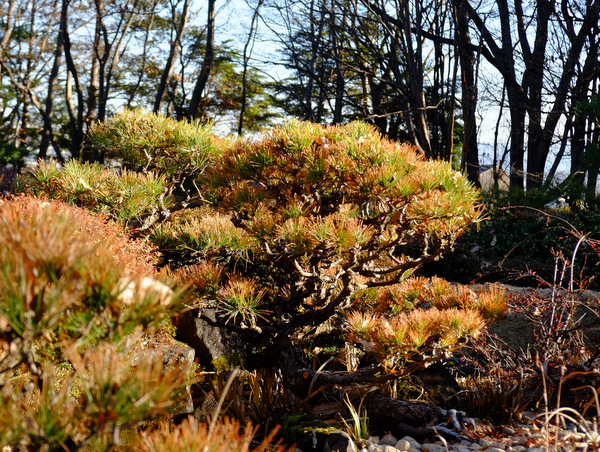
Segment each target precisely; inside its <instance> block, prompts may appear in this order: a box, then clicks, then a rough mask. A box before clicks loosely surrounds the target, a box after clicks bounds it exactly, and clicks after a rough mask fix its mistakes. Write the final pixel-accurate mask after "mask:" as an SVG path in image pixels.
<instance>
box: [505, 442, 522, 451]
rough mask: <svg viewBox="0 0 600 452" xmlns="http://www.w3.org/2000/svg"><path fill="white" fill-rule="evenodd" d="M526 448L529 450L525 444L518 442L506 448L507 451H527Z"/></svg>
mask: <svg viewBox="0 0 600 452" xmlns="http://www.w3.org/2000/svg"><path fill="white" fill-rule="evenodd" d="M525 450H527V448H526V447H525V446H521V445H520V444H517V445H516V446H510V447H509V448H508V449H506V452H525Z"/></svg>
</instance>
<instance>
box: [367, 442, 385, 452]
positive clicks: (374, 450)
mask: <svg viewBox="0 0 600 452" xmlns="http://www.w3.org/2000/svg"><path fill="white" fill-rule="evenodd" d="M367 450H368V452H383V447H381V446H379V445H378V444H372V443H371V444H369V448H368V449H367Z"/></svg>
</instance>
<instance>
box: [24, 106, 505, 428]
mask: <svg viewBox="0 0 600 452" xmlns="http://www.w3.org/2000/svg"><path fill="white" fill-rule="evenodd" d="M195 127H196V128H197V127H199V126H198V125H197V124H195V123H194V124H189V123H184V124H178V123H175V122H173V121H171V120H169V119H166V118H164V117H161V116H157V115H144V114H141V113H140V112H126V113H124V114H122V115H118V116H116V117H115V118H114V119H111V120H108V121H106V122H105V123H102V124H101V125H100V126H98V128H97V129H94V130H93V131H92V135H93V136H96V139H97V140H101V141H96V142H97V143H98V144H99V145H101V146H102V149H105V150H107V152H109V153H110V155H112V156H115V157H119V158H122V159H123V162H124V165H125V167H126V168H130V169H133V170H136V171H140V172H142V173H144V172H146V171H149V170H156V171H158V172H159V174H160V176H157V180H158V179H159V178H162V177H164V178H165V179H166V181H167V182H166V184H167V186H168V189H167V192H168V193H170V192H171V190H174V188H173V187H175V185H177V186H178V187H182V189H183V191H182V193H183V194H184V195H185V198H184V199H183V202H180V203H179V204H177V207H176V208H177V209H181V208H183V209H182V210H180V211H177V212H175V213H174V214H173V215H171V216H165V218H164V220H165V221H163V222H161V223H160V224H155V225H154V226H153V227H152V229H151V231H150V232H149V237H150V238H151V239H152V241H153V243H154V244H155V245H156V246H157V247H158V248H159V249H160V251H161V252H163V254H164V255H165V258H166V262H168V263H169V265H170V267H171V268H172V270H173V271H174V273H173V277H174V279H175V280H177V281H178V282H179V283H180V284H182V285H185V286H189V290H190V294H191V295H192V296H193V297H194V300H193V301H191V302H190V306H191V307H192V308H193V309H192V310H191V311H190V312H188V313H186V314H185V316H186V317H185V319H186V322H187V323H185V322H183V320H182V321H181V323H180V325H183V324H186V325H197V324H198V323H200V322H204V323H206V324H207V325H208V328H213V329H219V330H220V333H219V334H221V333H222V337H228V338H231V337H232V336H235V337H234V338H233V339H232V342H234V343H239V344H245V345H243V346H242V347H240V349H239V350H237V349H236V350H234V352H235V353H234V355H235V359H236V362H237V361H239V360H241V363H242V365H243V366H244V367H245V368H246V369H247V370H252V369H258V368H263V369H264V368H278V372H276V373H275V372H272V374H273V375H276V377H273V378H274V380H277V382H275V381H274V380H273V381H272V382H271V383H272V386H271V388H270V390H272V389H273V388H274V387H277V388H280V389H279V391H290V392H289V393H286V396H285V397H281V398H277V397H274V398H273V400H276V401H277V402H276V403H275V402H274V403H273V406H275V405H277V408H274V409H277V410H279V412H278V413H279V414H281V413H283V412H286V411H289V410H290V409H293V407H290V406H289V405H288V406H283V404H284V402H283V400H286V401H287V402H286V403H292V402H293V400H297V399H295V397H296V396H299V397H301V398H302V399H304V398H306V397H307V393H306V391H304V389H302V387H301V386H302V385H300V386H298V385H296V384H295V383H296V379H297V376H298V371H299V370H300V369H302V368H303V367H304V366H306V364H305V361H304V357H305V353H304V352H305V351H306V350H308V349H309V348H310V347H312V346H313V345H314V344H316V343H317V341H318V340H320V336H325V335H329V336H328V337H330V338H331V337H333V338H335V341H336V343H335V344H333V347H335V346H338V345H342V348H343V345H344V344H343V342H344V338H345V339H347V340H348V341H353V342H356V343H358V344H359V345H360V346H362V347H365V350H363V356H364V357H365V359H364V360H363V361H359V362H358V363H355V365H353V366H348V368H349V369H350V371H351V372H354V371H357V372H356V376H351V377H350V378H348V379H347V380H346V381H348V382H358V383H360V382H361V375H365V373H364V372H362V373H361V370H364V369H360V368H359V367H360V366H366V367H368V369H367V370H369V369H370V370H369V372H370V373H369V375H371V376H372V374H373V372H381V373H383V374H384V375H385V374H386V373H387V372H389V373H391V375H392V377H393V376H397V375H398V374H399V373H402V372H411V371H412V370H414V369H416V368H418V366H413V365H412V364H411V363H414V362H416V361H418V360H421V362H422V363H426V362H427V361H433V360H436V359H439V358H440V357H441V356H442V351H443V350H452V348H453V347H456V346H457V345H458V344H460V343H461V341H462V340H463V338H464V337H465V336H468V335H476V334H477V333H478V332H479V331H480V330H481V329H482V327H483V325H484V323H485V319H486V318H488V317H492V316H494V315H496V314H501V313H502V312H503V308H502V300H501V298H502V297H500V296H499V297H495V296H493V295H490V297H491V299H492V302H490V301H489V300H488V301H485V300H484V298H485V297H484V296H476V295H473V296H471V294H470V293H468V291H461V290H458V289H456V290H455V289H454V288H449V287H445V286H443V284H441V283H440V282H439V281H431V282H430V283H428V284H429V285H428V286H427V287H430V288H431V290H429V289H427V290H428V291H429V292H426V293H424V294H422V295H420V294H419V295H417V298H411V297H412V295H407V297H406V299H405V300H404V301H402V302H401V303H397V304H394V303H389V304H386V303H387V302H386V297H387V298H388V299H391V298H393V297H392V296H391V295H390V294H393V292H394V291H396V290H398V285H399V284H403V283H406V281H407V278H409V277H410V276H411V275H412V274H413V273H414V271H415V270H416V269H418V268H419V267H420V266H421V265H423V264H424V263H427V262H432V261H435V260H437V259H439V257H440V256H441V255H442V254H443V253H445V252H447V251H450V250H452V248H453V246H454V244H455V242H456V239H457V238H458V236H459V235H460V234H462V233H463V232H464V231H465V229H466V228H467V227H468V226H469V225H470V224H471V223H473V222H477V221H479V219H480V217H481V208H480V206H479V193H478V191H477V190H476V189H475V188H474V187H473V186H472V185H471V184H470V183H469V182H468V181H467V180H466V178H465V177H463V176H462V175H460V174H459V173H456V172H455V171H453V170H452V168H451V166H450V164H448V163H446V162H441V161H427V160H424V159H422V158H421V157H420V156H419V155H418V154H417V153H416V151H415V150H414V149H413V148H412V147H411V146H409V145H402V144H397V143H394V142H391V141H389V140H387V139H385V138H383V137H382V136H381V135H380V134H379V133H378V132H377V131H376V130H375V129H374V128H373V127H371V126H369V125H367V124H364V123H359V122H354V123H351V124H347V125H344V126H336V127H333V126H332V127H323V126H319V125H315V124H310V123H305V122H299V121H291V122H289V123H287V124H285V125H283V126H280V127H276V128H274V129H273V130H271V131H268V132H264V133H263V134H262V136H261V137H259V138H258V139H256V140H253V141H249V140H246V141H236V142H227V143H225V144H226V146H224V147H222V148H221V147H220V146H221V144H222V143H217V142H216V141H213V139H212V138H210V137H209V135H207V132H206V130H207V129H202V130H198V129H194V128H195ZM180 128H181V129H180ZM183 129H185V130H183ZM194 130H195V131H194ZM177 131H179V132H177ZM194 133H196V134H199V135H201V136H200V137H199V138H198V140H199V141H198V142H197V143H196V144H195V145H194V146H196V147H194V148H193V150H192V151H190V149H191V147H190V146H191V145H189V144H185V143H189V142H188V141H185V140H184V141H179V140H177V139H175V138H173V136H180V135H185V136H187V135H186V134H192V135H193V134H194ZM202 140H204V141H202ZM215 143H217V144H215ZM217 156H218V158H216V157H217ZM61 177H63V176H60V177H58V179H60V178H61ZM46 179H51V180H55V179H54V176H52V178H46ZM40 180H43V179H40ZM77 180H78V179H77V178H76V181H77ZM36 184H40V185H41V183H39V182H36V181H34V182H32V185H36ZM86 184H87V185H89V186H90V187H92V185H91V184H89V183H88V182H86ZM47 185H50V186H49V188H48V189H47V191H48V192H49V191H50V190H51V189H53V188H54V187H55V186H56V184H55V183H53V184H47ZM190 187H193V189H194V190H195V194H192V192H191V188H190ZM84 188H85V187H84ZM32 190H33V188H32ZM63 191H66V190H65V188H63V187H62V186H61V187H59V190H57V192H56V193H55V194H56V195H57V196H60V193H61V192H63ZM173 193H174V194H176V195H178V193H176V192H175V191H173ZM91 195H92V197H91V198H94V197H95V196H98V197H100V196H101V192H95V193H91ZM191 196H195V200H194V206H193V208H192V206H191V205H189V204H188V203H189V201H190V198H191ZM179 200H180V201H181V198H179ZM85 203H86V205H89V206H90V207H91V208H93V206H94V205H96V203H95V202H94V201H93V200H91V199H90V200H87V199H86V201H85ZM386 289H387V292H385V290H386ZM412 290H413V292H415V290H417V289H416V288H413V289H412ZM444 291H445V293H444ZM419 297H421V299H418V298H419ZM493 300H496V301H493ZM411 303H412V305H413V306H411ZM426 303H429V304H430V306H425V304H426ZM417 305H420V306H417ZM361 319H362V320H361ZM363 323H364V324H365V328H366V329H367V330H369V329H370V330H372V331H370V332H369V331H366V332H362V331H361V330H360V328H361V325H362V324H363ZM350 326H351V327H350ZM181 333H182V332H180V334H181ZM219 337H221V336H219ZM238 339H239V342H238V341H237V340H238ZM193 340H194V341H196V343H197V342H201V341H202V339H201V338H199V337H196V338H195V339H193ZM371 342H372V343H374V344H375V346H374V347H372V350H370V349H369V345H370V343H371ZM340 343H341V344H340ZM231 356H233V355H231ZM229 358H230V355H228V354H227V353H225V354H224V355H223V356H216V357H213V358H212V360H213V362H221V361H223V360H224V361H226V364H227V363H229V362H230V361H229ZM373 358H374V359H375V360H376V362H377V363H378V364H379V366H378V367H375V368H373V367H369V366H371V365H372V364H373V361H372V359H373ZM402 366H405V367H404V370H402V369H403V367H402ZM225 367H226V366H223V368H225ZM373 369H375V370H373ZM371 371H372V372H371ZM353 378H354V379H353ZM386 378H387V377H386ZM368 381H372V380H368ZM315 385H317V383H314V385H313V383H311V384H310V388H309V389H308V394H310V396H308V398H307V400H308V399H310V397H311V396H312V394H315V393H316V394H318V393H320V390H319V388H318V387H316V386H315ZM305 389H306V388H305ZM271 392H272V391H271ZM243 393H244V392H243V391H241V390H240V391H239V394H240V397H242V395H241V394H243ZM257 393H258V392H254V394H257ZM292 393H293V394H294V396H291V394H292ZM288 396H289V397H288ZM280 402H281V403H280ZM254 403H256V404H257V405H256V406H255V410H253V412H255V413H262V412H263V411H264V408H261V406H259V405H260V403H259V401H256V400H254ZM237 405H239V403H238V404H237ZM237 405H236V404H235V403H234V404H233V405H232V406H237ZM242 411H243V410H240V412H242ZM277 415H278V414H275V413H274V414H273V416H274V418H275V416H277ZM261 417H262V418H263V419H264V413H263V414H262V415H261Z"/></svg>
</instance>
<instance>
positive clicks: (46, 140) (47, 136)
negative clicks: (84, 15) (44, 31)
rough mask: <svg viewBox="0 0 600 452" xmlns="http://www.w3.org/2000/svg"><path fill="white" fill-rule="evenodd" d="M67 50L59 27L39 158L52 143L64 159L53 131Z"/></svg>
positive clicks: (44, 156) (62, 31) (58, 154)
mask: <svg viewBox="0 0 600 452" xmlns="http://www.w3.org/2000/svg"><path fill="white" fill-rule="evenodd" d="M64 50H65V43H64V30H63V28H62V27H59V30H58V36H57V37H56V50H55V52H54V63H53V64H52V70H51V71H50V77H49V79H48V93H47V94H46V103H45V108H44V114H43V121H44V124H43V129H42V137H41V140H40V150H39V152H38V158H41V159H44V158H46V154H47V153H48V147H49V146H50V145H51V144H52V145H53V147H54V149H55V151H56V154H57V157H58V159H59V161H64V158H63V157H62V154H61V153H60V149H59V148H58V146H57V145H55V144H54V134H53V131H52V119H53V117H54V111H53V110H54V98H55V94H56V82H57V79H58V71H59V69H60V65H61V59H62V55H63V53H64Z"/></svg>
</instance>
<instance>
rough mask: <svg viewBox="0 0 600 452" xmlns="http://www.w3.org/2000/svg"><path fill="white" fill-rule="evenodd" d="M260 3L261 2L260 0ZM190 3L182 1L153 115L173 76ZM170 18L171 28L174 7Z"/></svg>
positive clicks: (158, 107)
mask: <svg viewBox="0 0 600 452" xmlns="http://www.w3.org/2000/svg"><path fill="white" fill-rule="evenodd" d="M261 1H262V0H261ZM189 7H190V2H189V0H184V2H183V8H182V10H181V17H180V19H179V25H178V26H177V32H176V35H175V39H173V41H172V42H171V47H170V49H169V56H168V58H167V62H166V64H165V68H164V69H163V72H162V74H161V77H160V83H159V85H158V90H157V92H156V98H155V99H154V107H153V109H152V111H154V113H158V112H159V111H160V110H161V108H162V102H163V99H164V96H165V92H166V90H167V85H168V84H169V81H170V80H171V77H172V76H173V71H174V70H175V60H176V59H177V56H178V55H179V51H180V49H181V40H182V38H183V34H184V33H185V27H186V25H187V19H188V13H189ZM172 17H173V26H175V17H176V6H175V5H173V6H172Z"/></svg>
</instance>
